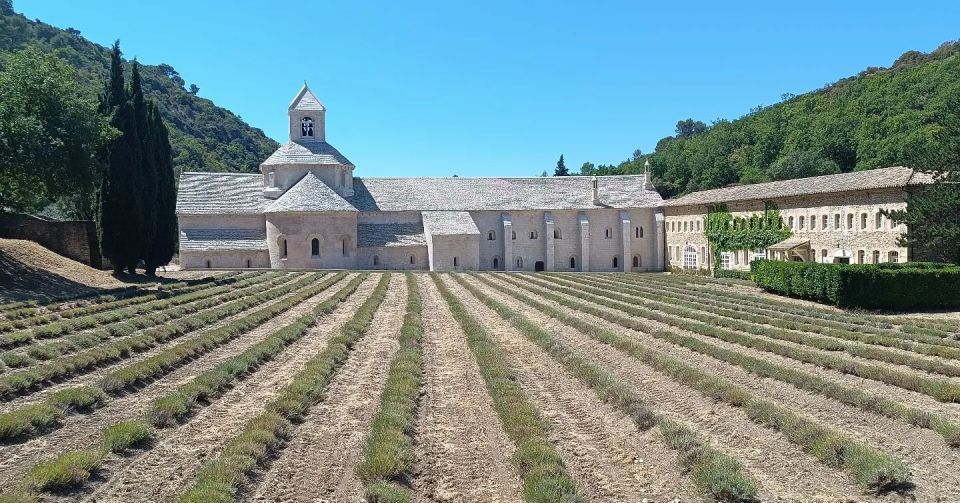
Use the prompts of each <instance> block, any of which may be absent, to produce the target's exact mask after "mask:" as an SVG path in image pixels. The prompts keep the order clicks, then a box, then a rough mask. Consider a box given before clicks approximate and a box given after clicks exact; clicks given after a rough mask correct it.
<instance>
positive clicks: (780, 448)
mask: <svg viewBox="0 0 960 503" xmlns="http://www.w3.org/2000/svg"><path fill="white" fill-rule="evenodd" d="M487 291H488V292H491V294H493V292H494V291H493V290H492V289H487ZM499 295H500V297H498V299H501V300H506V298H505V297H504V296H503V295H502V294H499ZM539 300H541V301H543V300H545V299H539ZM511 305H513V306H515V307H519V304H517V303H515V302H512V301H511ZM523 312H524V314H526V315H528V316H530V317H531V318H532V319H534V320H535V321H537V322H538V323H540V324H542V325H543V326H547V327H550V329H551V331H552V332H553V333H554V335H556V336H557V337H559V338H560V339H562V340H563V341H564V342H566V343H567V344H569V345H570V346H572V347H574V348H576V349H577V350H578V351H581V352H582V354H584V355H585V356H587V357H589V358H591V359H592V360H594V361H595V362H597V363H598V364H599V365H600V366H602V367H604V368H606V369H607V370H609V371H610V372H612V373H613V374H614V375H616V376H617V377H618V378H620V379H622V380H623V381H624V382H625V383H627V384H628V385H633V386H634V389H635V391H636V392H637V393H638V394H640V396H641V397H643V398H644V399H646V400H647V401H648V402H649V403H650V404H655V406H656V407H657V408H658V410H659V411H660V412H661V413H664V414H666V415H667V416H669V417H671V418H673V419H676V420H679V421H683V422H685V423H687V424H689V425H690V426H691V427H692V428H693V429H694V430H696V431H697V432H699V433H700V434H702V435H704V436H705V437H707V438H710V439H711V440H712V441H713V442H714V443H715V444H716V445H717V446H718V447H719V448H721V449H723V450H724V451H726V452H727V453H729V454H730V455H732V456H733V457H735V458H736V459H738V460H740V461H741V462H742V463H743V464H744V466H745V467H746V468H747V470H748V471H749V472H750V473H751V474H752V475H753V476H754V477H756V478H757V480H758V481H759V482H760V487H761V494H760V496H761V500H762V501H784V502H786V501H790V502H794V501H824V502H826V501H848V500H849V501H871V500H873V499H874V498H872V497H871V496H870V495H866V494H863V493H862V491H861V490H860V489H859V488H857V487H856V485H855V483H854V482H853V481H852V480H850V479H848V478H847V477H846V476H845V475H844V474H843V473H842V472H840V471H838V470H834V469H831V468H828V467H826V466H824V465H822V464H821V463H820V462H819V461H817V460H816V458H814V457H812V456H810V455H808V454H806V453H804V452H803V451H802V450H800V448H799V447H797V446H795V445H794V444H792V443H790V442H789V441H788V440H787V439H786V438H785V437H784V436H783V435H781V434H780V433H778V432H776V431H774V430H771V429H768V428H765V427H763V426H760V425H758V424H756V423H754V422H752V421H751V420H750V419H748V418H747V417H746V415H744V414H743V412H742V411H740V410H739V409H737V408H735V407H732V406H729V405H726V404H724V403H722V402H718V401H716V400H713V399H710V398H707V397H705V396H703V395H702V394H700V393H699V392H697V391H696V390H693V389H691V388H688V387H686V386H683V385H681V384H679V383H677V382H675V381H673V380H671V379H670V378H668V377H666V376H664V375H662V374H660V373H659V372H657V371H655V370H654V369H652V368H650V367H648V366H647V365H644V364H642V363H640V362H639V361H638V360H636V359H634V358H632V357H630V356H628V355H625V354H624V353H622V352H620V351H618V350H616V349H614V348H613V347H610V346H608V345H605V344H602V343H600V342H597V341H595V340H593V339H591V338H589V337H588V336H586V335H584V334H582V333H580V332H579V331H577V330H574V329H573V328H571V327H567V326H565V325H562V324H560V323H558V322H556V320H554V319H553V318H549V317H548V316H546V315H543V314H540V313H538V312H536V311H534V310H531V309H529V308H526V307H524V308H523ZM576 314H578V315H579V314H580V313H576Z"/></svg>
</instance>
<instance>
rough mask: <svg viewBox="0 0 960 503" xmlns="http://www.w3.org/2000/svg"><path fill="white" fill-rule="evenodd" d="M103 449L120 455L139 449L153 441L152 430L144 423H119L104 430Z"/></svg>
mask: <svg viewBox="0 0 960 503" xmlns="http://www.w3.org/2000/svg"><path fill="white" fill-rule="evenodd" d="M102 434H103V449H104V450H106V451H110V452H113V453H118V454H119V453H122V452H124V451H126V450H127V449H130V448H132V447H141V446H144V445H147V444H149V443H150V441H151V440H152V439H153V428H152V427H151V426H150V425H149V424H147V423H146V422H145V421H140V420H132V421H121V422H119V423H115V424H112V425H110V426H108V427H106V428H104V430H103V432H102Z"/></svg>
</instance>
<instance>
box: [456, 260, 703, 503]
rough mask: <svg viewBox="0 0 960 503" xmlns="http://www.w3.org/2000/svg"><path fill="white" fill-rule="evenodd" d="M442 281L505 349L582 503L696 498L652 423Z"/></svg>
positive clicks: (458, 286) (460, 291)
mask: <svg viewBox="0 0 960 503" xmlns="http://www.w3.org/2000/svg"><path fill="white" fill-rule="evenodd" d="M445 281H446V283H447V285H448V287H450V289H451V291H453V292H455V293H456V294H457V296H458V297H460V298H461V299H464V301H465V302H464V304H465V305H467V306H468V309H469V310H470V311H471V312H472V314H473V315H474V316H476V317H477V319H478V320H480V321H481V323H483V325H484V326H485V328H486V329H487V330H488V331H489V332H490V333H491V334H492V335H493V336H494V337H495V338H496V339H497V343H498V344H500V346H501V347H502V348H503V350H504V351H505V352H506V353H507V358H508V360H509V363H510V366H511V367H512V368H514V369H515V370H516V372H517V376H518V377H519V380H520V385H521V387H522V388H523V389H524V391H525V392H526V393H527V395H528V396H529V397H530V399H531V400H532V401H533V403H534V404H535V405H536V406H537V408H538V409H539V410H540V411H541V413H542V414H543V416H544V418H545V419H547V420H548V421H549V422H550V426H551V432H550V440H551V441H553V442H554V443H556V444H557V447H558V448H559V451H560V455H561V457H562V458H563V460H564V463H565V464H566V465H567V467H568V468H569V470H570V474H571V476H572V477H573V478H574V480H575V481H576V482H577V487H579V488H580V490H581V492H582V493H583V494H584V495H585V496H587V498H588V500H589V501H598V502H601V501H602V502H606V501H623V502H627V501H630V502H632V501H642V500H643V499H644V498H648V499H651V500H653V501H672V500H673V499H674V498H679V499H680V500H681V501H694V500H697V499H699V497H698V495H697V493H696V490H695V489H694V488H693V487H692V485H691V484H690V481H689V480H688V479H687V478H686V477H684V475H683V474H682V473H681V472H680V469H679V467H678V465H677V463H676V453H675V452H674V451H671V450H670V449H669V448H667V447H666V445H664V443H663V442H662V441H661V440H660V439H659V438H658V434H657V432H656V429H655V428H654V429H650V430H647V431H646V432H643V433H641V432H640V431H639V430H638V429H637V426H636V425H635V424H634V423H633V421H632V420H630V418H628V417H627V416H626V415H624V414H623V413H621V412H620V411H618V410H616V409H614V408H613V407H612V406H610V405H608V404H605V403H603V402H602V401H601V400H600V399H599V398H598V397H597V396H596V394H595V393H594V392H593V391H592V390H590V389H589V388H588V387H587V386H586V385H585V384H583V383H581V382H580V381H579V380H578V379H577V378H576V377H574V376H571V375H570V374H568V373H567V372H566V370H564V368H563V367H562V366H561V365H560V364H558V363H557V362H556V361H554V360H553V358H552V357H551V356H550V355H549V354H547V353H546V352H544V351H543V350H541V349H540V348H539V347H537V346H536V345H535V344H533V343H532V342H530V341H528V340H527V339H526V338H525V337H524V336H523V335H522V334H520V333H518V332H517V331H516V330H515V329H513V328H512V327H511V326H510V325H509V323H508V322H506V321H504V320H503V319H502V318H501V317H500V316H499V315H497V314H496V313H495V312H493V311H492V310H491V309H489V308H487V307H486V306H485V305H483V304H481V303H480V302H479V301H473V299H474V298H473V297H472V295H471V294H470V292H468V291H467V290H466V289H464V288H462V287H461V286H460V285H458V284H457V283H455V282H454V281H452V280H451V279H449V278H446V279H445ZM488 293H489V292H488ZM498 300H501V299H498Z"/></svg>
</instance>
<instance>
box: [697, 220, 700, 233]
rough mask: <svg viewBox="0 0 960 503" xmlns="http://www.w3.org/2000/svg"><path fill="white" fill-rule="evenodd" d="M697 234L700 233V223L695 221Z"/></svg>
mask: <svg viewBox="0 0 960 503" xmlns="http://www.w3.org/2000/svg"><path fill="white" fill-rule="evenodd" d="M697 232H700V221H699V220H697Z"/></svg>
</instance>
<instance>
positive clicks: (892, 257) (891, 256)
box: [887, 250, 900, 264]
mask: <svg viewBox="0 0 960 503" xmlns="http://www.w3.org/2000/svg"><path fill="white" fill-rule="evenodd" d="M899 261H900V252H898V251H896V250H891V251H890V252H889V253H887V262H892V263H894V264H896V263H897V262H899Z"/></svg>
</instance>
